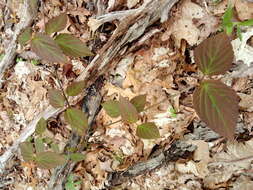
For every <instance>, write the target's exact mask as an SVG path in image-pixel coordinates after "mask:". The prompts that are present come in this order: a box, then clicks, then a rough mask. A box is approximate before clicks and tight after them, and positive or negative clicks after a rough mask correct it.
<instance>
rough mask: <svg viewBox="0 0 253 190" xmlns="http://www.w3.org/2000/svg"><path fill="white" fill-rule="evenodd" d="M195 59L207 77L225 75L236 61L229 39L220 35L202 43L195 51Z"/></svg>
mask: <svg viewBox="0 0 253 190" xmlns="http://www.w3.org/2000/svg"><path fill="white" fill-rule="evenodd" d="M194 59H195V62H196V63H197V65H198V67H199V69H200V70H201V71H202V72H203V73H204V74H205V75H209V76H212V75H219V74H225V73H226V72H227V71H228V70H229V69H230V68H231V67H232V62H233V59H234V52H233V47H232V45H231V43H230V40H229V37H228V36H227V35H226V34H224V33H220V34H217V35H216V36H213V37H210V38H208V39H206V40H204V41H203V42H202V43H200V44H199V45H198V46H197V47H196V48H195V50H194Z"/></svg>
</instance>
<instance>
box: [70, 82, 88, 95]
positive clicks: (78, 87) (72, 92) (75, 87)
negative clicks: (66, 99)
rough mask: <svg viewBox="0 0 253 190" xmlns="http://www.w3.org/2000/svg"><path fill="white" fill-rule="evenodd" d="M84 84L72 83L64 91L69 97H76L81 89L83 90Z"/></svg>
mask: <svg viewBox="0 0 253 190" xmlns="http://www.w3.org/2000/svg"><path fill="white" fill-rule="evenodd" d="M85 86H86V84H85V82H84V81H79V82H73V83H72V84H71V85H69V86H68V87H67V89H66V93H67V95H69V96H76V95H78V94H80V93H81V92H82V91H83V89H84V88H85Z"/></svg>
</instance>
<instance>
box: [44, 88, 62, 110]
mask: <svg viewBox="0 0 253 190" xmlns="http://www.w3.org/2000/svg"><path fill="white" fill-rule="evenodd" d="M48 96H49V103H50V105H52V106H53V107H54V108H62V107H63V106H64V103H65V98H64V96H63V95H62V92H61V91H60V90H55V89H51V90H49V91H48Z"/></svg>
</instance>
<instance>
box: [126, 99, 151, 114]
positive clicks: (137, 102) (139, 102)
mask: <svg viewBox="0 0 253 190" xmlns="http://www.w3.org/2000/svg"><path fill="white" fill-rule="evenodd" d="M130 102H131V104H133V105H134V107H135V108H136V110H137V111H138V112H139V113H140V112H142V111H143V110H144V107H145V105H146V103H147V95H146V94H145V95H139V96H135V97H134V98H133V99H131V100H130Z"/></svg>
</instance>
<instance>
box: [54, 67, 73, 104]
mask: <svg viewBox="0 0 253 190" xmlns="http://www.w3.org/2000/svg"><path fill="white" fill-rule="evenodd" d="M55 78H56V80H57V81H58V84H59V86H60V89H61V91H62V94H63V96H64V98H65V100H66V102H67V105H68V107H69V108H70V107H71V106H70V103H69V101H68V98H67V96H66V94H65V92H64V89H63V87H62V84H61V81H60V79H59V77H58V74H57V70H56V69H55Z"/></svg>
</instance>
